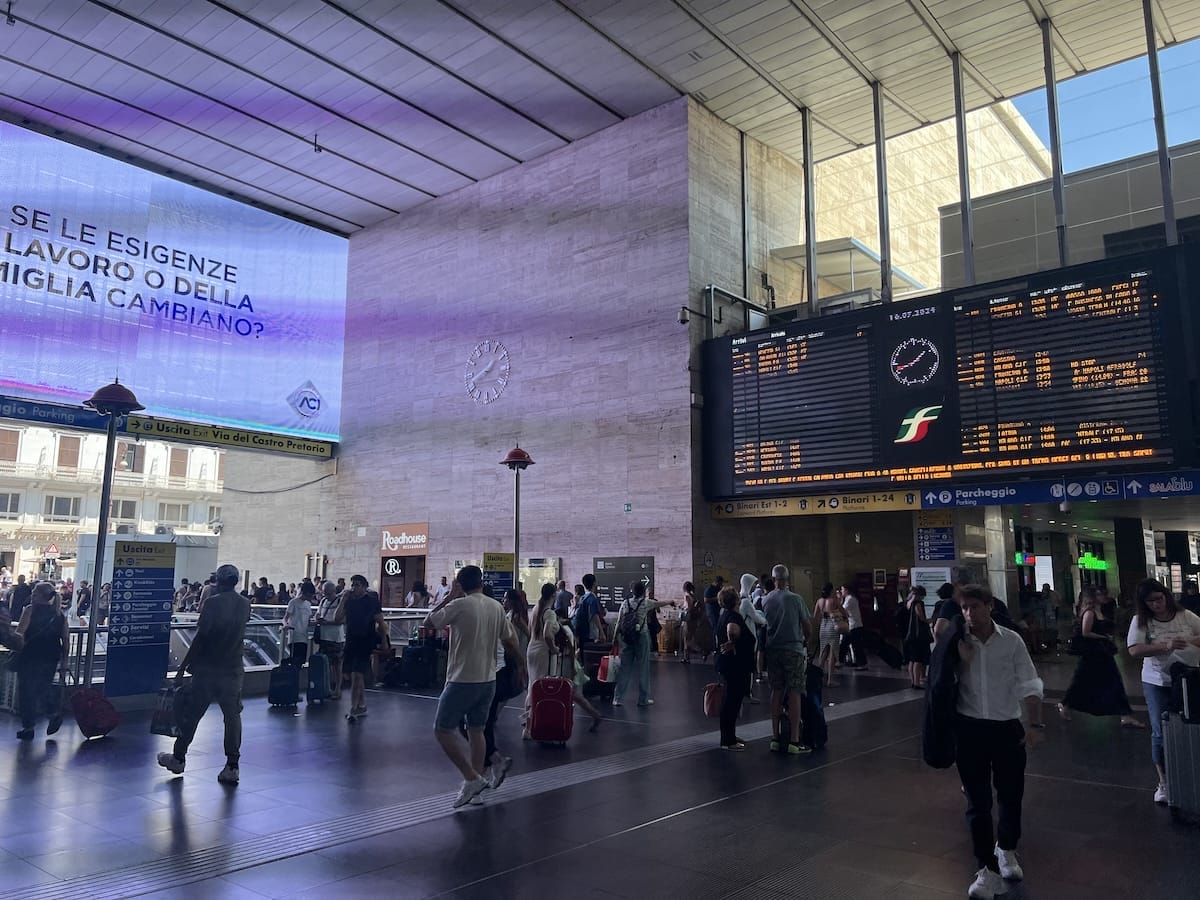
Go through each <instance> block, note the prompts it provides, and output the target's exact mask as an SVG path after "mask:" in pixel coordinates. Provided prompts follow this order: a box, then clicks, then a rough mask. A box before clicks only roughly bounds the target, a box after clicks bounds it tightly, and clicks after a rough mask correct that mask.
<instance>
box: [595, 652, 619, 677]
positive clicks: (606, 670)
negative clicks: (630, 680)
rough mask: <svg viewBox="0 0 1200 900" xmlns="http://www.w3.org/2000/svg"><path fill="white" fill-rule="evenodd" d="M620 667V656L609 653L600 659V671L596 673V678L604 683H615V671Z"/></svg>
mask: <svg viewBox="0 0 1200 900" xmlns="http://www.w3.org/2000/svg"><path fill="white" fill-rule="evenodd" d="M620 669H621V657H619V656H616V655H615V654H611V653H610V654H609V655H608V656H606V657H604V658H603V659H601V660H600V671H599V672H597V673H596V680H597V681H603V682H604V683H605V684H615V683H616V681H617V672H618V671H620Z"/></svg>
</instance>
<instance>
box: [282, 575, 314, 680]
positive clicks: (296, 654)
mask: <svg viewBox="0 0 1200 900" xmlns="http://www.w3.org/2000/svg"><path fill="white" fill-rule="evenodd" d="M316 596H317V589H316V587H315V586H314V585H313V583H312V582H311V581H305V582H303V583H302V584H301V585H300V592H299V593H298V594H296V596H295V597H293V598H292V599H291V600H289V601H288V606H287V612H285V613H284V614H283V627H284V629H285V630H286V629H290V630H291V633H292V634H291V644H292V664H293V665H297V666H302V665H304V661H305V660H306V659H308V624H309V622H310V621H312V612H313V608H312V602H313V600H314V598H316Z"/></svg>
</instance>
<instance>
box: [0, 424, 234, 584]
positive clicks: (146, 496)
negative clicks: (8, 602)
mask: <svg viewBox="0 0 1200 900" xmlns="http://www.w3.org/2000/svg"><path fill="white" fill-rule="evenodd" d="M104 444H105V436H104V435H102V434H89V433H85V432H80V431H68V430H63V429H54V428H45V427H42V426H37V425H21V424H19V423H16V422H5V423H4V424H3V426H2V427H0V564H3V565H6V566H8V567H9V568H11V569H12V570H13V572H14V573H16V574H23V575H25V576H26V577H32V576H35V575H38V576H41V577H50V578H66V577H71V576H72V575H73V574H74V572H73V569H74V559H75V553H76V550H77V548H78V538H79V535H80V534H95V533H96V529H97V527H98V525H99V518H100V485H101V480H102V474H103V467H104ZM223 469H224V451H221V450H218V449H215V448H211V447H188V446H183V445H177V444H167V443H164V442H162V441H148V440H133V439H129V440H121V441H119V442H118V444H117V453H116V456H115V459H114V475H113V490H112V499H111V502H110V506H109V531H110V533H113V534H134V533H138V532H142V533H147V532H151V533H152V532H154V531H156V530H159V529H171V530H172V531H178V532H183V533H194V534H212V533H214V532H215V533H219V532H220V527H221V492H222V485H223V482H224V471H223Z"/></svg>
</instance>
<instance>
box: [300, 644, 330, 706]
mask: <svg viewBox="0 0 1200 900" xmlns="http://www.w3.org/2000/svg"><path fill="white" fill-rule="evenodd" d="M332 696H333V684H332V682H331V681H330V680H329V657H327V656H325V654H323V653H314V654H313V655H312V656H310V657H309V658H308V688H307V690H306V691H305V692H304V699H305V700H306V701H307V702H308V703H324V702H326V701H327V700H329V698H330V697H332Z"/></svg>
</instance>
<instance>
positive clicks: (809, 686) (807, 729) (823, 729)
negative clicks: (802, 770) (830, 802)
mask: <svg viewBox="0 0 1200 900" xmlns="http://www.w3.org/2000/svg"><path fill="white" fill-rule="evenodd" d="M824 677H825V673H824V671H822V670H821V667H820V666H818V665H815V664H814V663H809V664H808V671H807V672H805V674H804V695H803V696H802V697H801V698H800V724H801V730H800V740H802V741H804V743H805V744H807V745H808V746H810V747H812V748H813V749H814V750H820V749H821V748H822V747H824V746H825V744H826V743H827V742H828V740H829V726H828V725H826V724H825V700H824V696H823V694H822V689H823V687H824V683H823V682H824Z"/></svg>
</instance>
